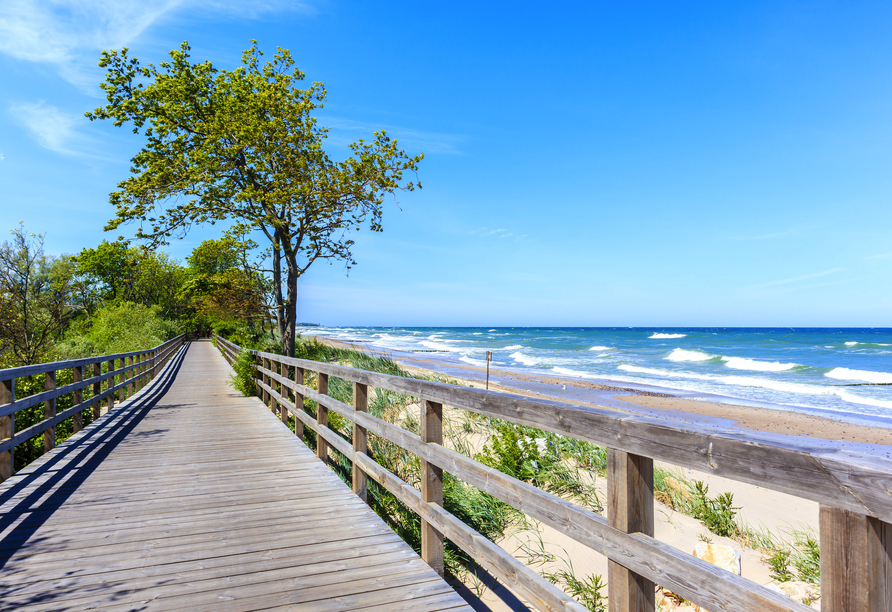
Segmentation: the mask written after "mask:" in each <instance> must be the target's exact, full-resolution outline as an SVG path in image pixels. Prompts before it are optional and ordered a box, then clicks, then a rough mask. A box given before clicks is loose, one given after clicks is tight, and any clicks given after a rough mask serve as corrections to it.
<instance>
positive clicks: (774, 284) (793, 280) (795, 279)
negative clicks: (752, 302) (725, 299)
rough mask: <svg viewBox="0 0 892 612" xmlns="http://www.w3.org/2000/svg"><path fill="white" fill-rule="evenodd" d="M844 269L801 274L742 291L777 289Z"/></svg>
mask: <svg viewBox="0 0 892 612" xmlns="http://www.w3.org/2000/svg"><path fill="white" fill-rule="evenodd" d="M843 270H845V268H830V269H829V270H824V271H822V272H815V273H814V274H803V275H802V276H794V277H792V278H785V279H783V280H777V281H771V282H769V283H759V284H758V285H749V286H747V287H744V289H764V288H765V287H777V286H780V285H789V284H791V283H798V282H801V281H805V280H811V279H813V278H820V277H822V276H828V275H830V274H836V273H837V272H842V271H843Z"/></svg>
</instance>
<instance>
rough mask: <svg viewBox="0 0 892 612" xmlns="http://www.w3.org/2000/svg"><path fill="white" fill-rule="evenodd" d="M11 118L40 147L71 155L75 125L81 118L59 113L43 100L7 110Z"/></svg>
mask: <svg viewBox="0 0 892 612" xmlns="http://www.w3.org/2000/svg"><path fill="white" fill-rule="evenodd" d="M9 112H10V114H12V116H13V118H14V119H15V120H16V121H17V122H18V123H19V124H21V125H22V126H23V127H25V128H26V129H27V130H28V131H29V132H31V135H32V136H34V138H35V139H36V140H37V142H38V144H40V146H42V147H45V148H47V149H50V150H51V151H57V152H59V153H73V152H74V151H72V149H71V143H72V141H73V140H74V139H75V138H76V136H77V134H76V132H75V129H74V127H75V125H77V123H78V122H80V121H81V120H82V117H79V116H78V115H74V114H72V113H66V112H63V111H60V110H59V109H58V108H56V107H55V106H49V105H47V104H46V103H45V102H44V101H43V100H41V101H40V102H36V103H33V104H17V105H13V106H11V107H10V108H9Z"/></svg>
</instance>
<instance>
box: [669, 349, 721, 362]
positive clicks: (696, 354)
mask: <svg viewBox="0 0 892 612" xmlns="http://www.w3.org/2000/svg"><path fill="white" fill-rule="evenodd" d="M712 358H713V355H710V354H709V353H704V352H703V351H686V350H684V349H680V348H677V349H674V350H673V351H672V352H671V353H669V355H668V356H666V357H665V359H668V360H669V361H707V360H708V359H712Z"/></svg>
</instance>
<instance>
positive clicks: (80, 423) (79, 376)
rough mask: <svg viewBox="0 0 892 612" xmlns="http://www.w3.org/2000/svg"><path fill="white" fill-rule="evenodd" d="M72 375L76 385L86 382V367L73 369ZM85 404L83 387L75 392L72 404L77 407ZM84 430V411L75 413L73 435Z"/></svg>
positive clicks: (72, 395)
mask: <svg viewBox="0 0 892 612" xmlns="http://www.w3.org/2000/svg"><path fill="white" fill-rule="evenodd" d="M71 372H72V374H73V375H74V384H78V383H82V382H84V366H77V367H75V368H72V369H71ZM83 402H84V389H83V388H82V387H78V388H77V389H75V390H74V393H72V394H71V403H72V404H73V405H75V406H77V405H78V404H82V403H83ZM83 428H84V411H83V410H78V411H77V412H75V413H74V417H73V418H72V419H71V431H72V433H77V432H79V431H80V430H81V429H83Z"/></svg>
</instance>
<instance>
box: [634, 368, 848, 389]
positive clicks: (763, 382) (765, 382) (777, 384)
mask: <svg viewBox="0 0 892 612" xmlns="http://www.w3.org/2000/svg"><path fill="white" fill-rule="evenodd" d="M619 369H620V370H625V371H626V372H634V373H638V374H650V375H652V376H660V377H665V378H686V379H689V380H706V381H710V382H715V383H722V384H726V385H733V386H735V387H761V388H763V389H773V390H775V391H786V392H787V393H800V394H806V395H833V394H834V390H833V388H832V387H821V386H818V385H804V384H801V383H789V382H783V381H779V380H771V379H769V378H754V377H752V376H710V375H709V374H695V373H693V372H673V371H671V370H659V369H656V368H642V367H640V366H633V365H627V364H623V365H621V366H619Z"/></svg>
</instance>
